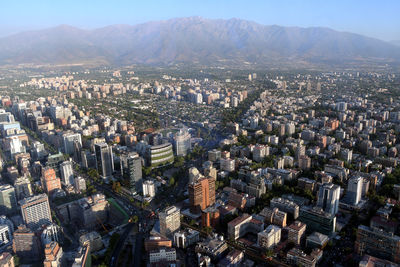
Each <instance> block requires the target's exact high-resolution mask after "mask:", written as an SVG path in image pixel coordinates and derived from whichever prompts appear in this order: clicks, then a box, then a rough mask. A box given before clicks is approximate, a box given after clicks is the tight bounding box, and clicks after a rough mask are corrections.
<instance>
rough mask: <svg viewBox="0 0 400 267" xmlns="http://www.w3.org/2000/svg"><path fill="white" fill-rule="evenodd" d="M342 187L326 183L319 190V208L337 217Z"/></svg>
mask: <svg viewBox="0 0 400 267" xmlns="http://www.w3.org/2000/svg"><path fill="white" fill-rule="evenodd" d="M339 197H340V186H338V185H335V184H332V183H325V184H323V185H322V186H321V187H320V188H319V192H318V201H317V206H318V207H321V208H322V209H323V210H324V211H325V212H327V213H330V214H332V215H336V213H337V212H338V210H339Z"/></svg>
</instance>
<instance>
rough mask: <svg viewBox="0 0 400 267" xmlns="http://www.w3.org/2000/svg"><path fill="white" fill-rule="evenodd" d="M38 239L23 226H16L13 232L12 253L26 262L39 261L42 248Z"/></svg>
mask: <svg viewBox="0 0 400 267" xmlns="http://www.w3.org/2000/svg"><path fill="white" fill-rule="evenodd" d="M41 247H42V246H41V243H40V238H39V236H37V235H36V234H35V233H34V232H32V231H31V230H30V229H28V228H26V226H25V225H20V226H18V229H17V230H16V231H15V232H14V240H13V251H14V253H15V254H17V256H18V257H19V258H20V259H22V260H23V261H26V262H35V261H38V260H40V259H41V255H42V248H41Z"/></svg>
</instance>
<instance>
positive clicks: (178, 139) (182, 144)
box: [174, 128, 191, 156]
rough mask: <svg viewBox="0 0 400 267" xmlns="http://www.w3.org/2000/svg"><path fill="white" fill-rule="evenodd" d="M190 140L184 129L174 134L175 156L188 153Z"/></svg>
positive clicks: (187, 132)
mask: <svg viewBox="0 0 400 267" xmlns="http://www.w3.org/2000/svg"><path fill="white" fill-rule="evenodd" d="M190 139H191V136H190V133H189V131H188V130H187V129H186V128H184V129H180V130H179V132H178V133H176V134H175V137H174V145H175V153H176V155H177V156H186V155H187V153H188V151H189V150H190V148H191V144H190Z"/></svg>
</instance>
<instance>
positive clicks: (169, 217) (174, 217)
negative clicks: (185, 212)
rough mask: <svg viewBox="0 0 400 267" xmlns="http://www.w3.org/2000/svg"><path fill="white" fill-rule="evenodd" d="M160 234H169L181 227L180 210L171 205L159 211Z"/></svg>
mask: <svg viewBox="0 0 400 267" xmlns="http://www.w3.org/2000/svg"><path fill="white" fill-rule="evenodd" d="M158 217H159V218H160V234H162V235H164V236H169V235H170V234H172V233H173V232H175V231H176V230H179V228H180V227H181V218H180V211H179V209H178V208H177V207H175V206H172V207H168V208H166V209H165V210H164V211H162V212H160V213H159V215H158Z"/></svg>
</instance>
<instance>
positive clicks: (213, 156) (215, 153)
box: [208, 149, 221, 162]
mask: <svg viewBox="0 0 400 267" xmlns="http://www.w3.org/2000/svg"><path fill="white" fill-rule="evenodd" d="M220 158H221V151H220V150H217V149H213V150H210V151H208V160H209V161H212V162H217V161H219V159H220Z"/></svg>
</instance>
